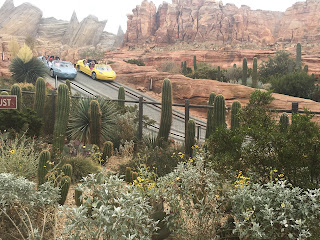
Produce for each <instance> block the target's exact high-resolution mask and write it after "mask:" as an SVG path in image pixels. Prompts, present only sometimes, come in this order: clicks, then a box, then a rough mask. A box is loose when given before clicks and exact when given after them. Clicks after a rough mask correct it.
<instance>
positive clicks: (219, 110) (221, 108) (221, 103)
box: [213, 95, 226, 130]
mask: <svg viewBox="0 0 320 240" xmlns="http://www.w3.org/2000/svg"><path fill="white" fill-rule="evenodd" d="M225 126H226V103H225V100H224V97H223V96H222V95H218V96H216V98H215V99H214V105H213V129H214V130H216V129H217V128H219V127H225Z"/></svg>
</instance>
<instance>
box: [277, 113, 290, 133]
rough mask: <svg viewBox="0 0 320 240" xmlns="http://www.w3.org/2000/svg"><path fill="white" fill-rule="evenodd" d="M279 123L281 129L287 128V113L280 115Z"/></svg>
mask: <svg viewBox="0 0 320 240" xmlns="http://www.w3.org/2000/svg"><path fill="white" fill-rule="evenodd" d="M279 124H280V129H281V131H285V130H287V128H288V126H289V115H288V114H286V113H282V114H281V116H280V121H279Z"/></svg>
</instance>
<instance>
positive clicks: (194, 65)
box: [193, 56, 198, 71]
mask: <svg viewBox="0 0 320 240" xmlns="http://www.w3.org/2000/svg"><path fill="white" fill-rule="evenodd" d="M193 69H194V71H197V69H198V67H197V57H196V56H193Z"/></svg>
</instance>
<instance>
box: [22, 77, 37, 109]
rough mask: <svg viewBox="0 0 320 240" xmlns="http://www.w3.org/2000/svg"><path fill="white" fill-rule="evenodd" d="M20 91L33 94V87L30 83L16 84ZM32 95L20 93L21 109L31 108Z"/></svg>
mask: <svg viewBox="0 0 320 240" xmlns="http://www.w3.org/2000/svg"><path fill="white" fill-rule="evenodd" d="M18 84H19V86H20V88H21V91H28V92H35V86H34V85H33V84H32V83H18ZM34 97H35V95H34V94H31V93H22V106H23V108H33V104H34Z"/></svg>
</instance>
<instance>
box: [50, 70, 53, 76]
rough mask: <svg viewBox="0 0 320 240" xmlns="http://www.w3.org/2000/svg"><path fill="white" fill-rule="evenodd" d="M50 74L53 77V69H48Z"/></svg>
mask: <svg viewBox="0 0 320 240" xmlns="http://www.w3.org/2000/svg"><path fill="white" fill-rule="evenodd" d="M50 76H51V77H53V78H54V71H53V69H50Z"/></svg>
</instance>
